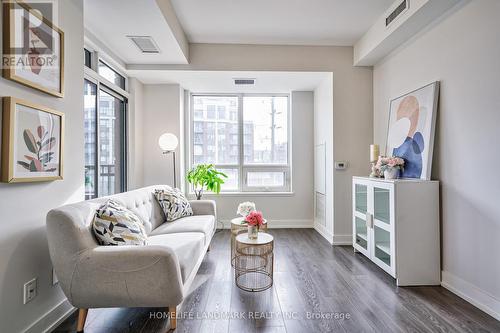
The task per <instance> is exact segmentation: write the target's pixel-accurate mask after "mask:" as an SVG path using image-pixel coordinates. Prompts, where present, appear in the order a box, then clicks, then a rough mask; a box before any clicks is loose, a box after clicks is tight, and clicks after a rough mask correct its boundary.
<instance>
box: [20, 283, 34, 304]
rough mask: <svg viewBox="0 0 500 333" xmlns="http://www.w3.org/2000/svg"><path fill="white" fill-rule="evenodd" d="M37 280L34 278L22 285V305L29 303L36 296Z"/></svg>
mask: <svg viewBox="0 0 500 333" xmlns="http://www.w3.org/2000/svg"><path fill="white" fill-rule="evenodd" d="M37 287H38V286H37V279H36V278H34V279H33V280H30V281H28V282H26V283H25V284H24V299H23V304H26V303H28V302H31V301H32V300H33V299H34V298H35V297H36V295H37V293H38V290H37Z"/></svg>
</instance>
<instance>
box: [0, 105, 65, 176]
mask: <svg viewBox="0 0 500 333" xmlns="http://www.w3.org/2000/svg"><path fill="white" fill-rule="evenodd" d="M2 118H3V119H2V174H1V180H2V181H3V182H7V183H20V182H37V181H50V180H57V179H62V178H63V141H64V114H62V113H60V112H57V111H54V110H51V109H49V108H46V107H43V106H40V105H36V104H33V103H30V102H27V101H23V100H20V99H17V98H13V97H5V98H4V99H3V117H2Z"/></svg>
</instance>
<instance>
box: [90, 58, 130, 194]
mask: <svg viewBox="0 0 500 333" xmlns="http://www.w3.org/2000/svg"><path fill="white" fill-rule="evenodd" d="M86 52H87V50H85V54H86ZM90 58H91V57H90ZM86 60H87V57H86V56H85V61H86ZM99 64H101V62H99ZM85 65H87V64H85ZM99 68H100V65H99ZM91 69H92V70H91V71H87V70H86V71H85V73H86V74H85V82H84V127H85V142H84V145H85V199H93V198H96V197H101V196H106V195H111V194H115V193H119V192H123V191H125V190H126V156H127V155H126V110H127V99H126V98H125V97H124V96H123V95H122V94H119V93H118V92H117V91H120V90H121V86H113V85H111V84H109V82H107V81H111V80H109V78H106V77H104V76H101V75H99V74H100V70H99V73H97V72H96V71H95V70H94V69H93V68H91ZM102 78H105V79H106V80H107V81H105V80H102ZM122 79H123V85H122V86H123V87H125V81H124V80H125V78H124V77H122ZM104 82H106V83H104ZM111 82H112V83H113V81H111ZM122 92H123V91H122Z"/></svg>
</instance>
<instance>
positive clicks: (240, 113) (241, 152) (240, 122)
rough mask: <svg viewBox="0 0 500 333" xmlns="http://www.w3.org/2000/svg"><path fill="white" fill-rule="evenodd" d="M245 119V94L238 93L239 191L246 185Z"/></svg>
mask: <svg viewBox="0 0 500 333" xmlns="http://www.w3.org/2000/svg"><path fill="white" fill-rule="evenodd" d="M243 130H244V119H243V95H242V94H239V95H238V136H239V138H238V139H239V147H238V148H239V154H238V155H239V156H238V164H239V166H238V173H239V177H238V179H239V189H238V190H239V191H241V192H243V189H244V187H245V186H244V185H245V179H244V177H245V175H244V170H243V163H244V153H245V148H244V145H245V143H244V133H243Z"/></svg>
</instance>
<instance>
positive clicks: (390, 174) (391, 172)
mask: <svg viewBox="0 0 500 333" xmlns="http://www.w3.org/2000/svg"><path fill="white" fill-rule="evenodd" d="M384 178H385V179H398V178H399V169H397V168H387V169H385V170H384Z"/></svg>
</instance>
